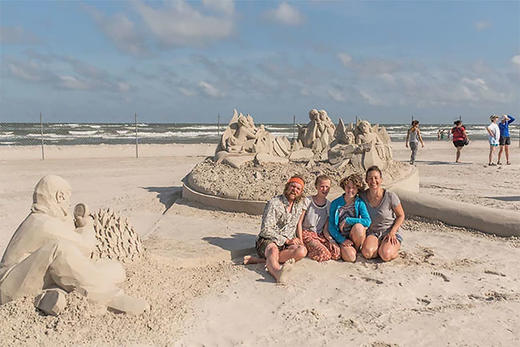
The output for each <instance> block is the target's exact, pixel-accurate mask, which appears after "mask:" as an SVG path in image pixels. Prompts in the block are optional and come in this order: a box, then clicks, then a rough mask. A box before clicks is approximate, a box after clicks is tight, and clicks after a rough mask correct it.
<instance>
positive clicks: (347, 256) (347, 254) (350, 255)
mask: <svg viewBox="0 0 520 347" xmlns="http://www.w3.org/2000/svg"><path fill="white" fill-rule="evenodd" d="M351 248H352V247H351ZM341 258H342V259H343V260H344V261H346V262H349V263H354V262H355V261H356V251H355V250H354V249H353V248H352V250H345V251H344V252H341Z"/></svg>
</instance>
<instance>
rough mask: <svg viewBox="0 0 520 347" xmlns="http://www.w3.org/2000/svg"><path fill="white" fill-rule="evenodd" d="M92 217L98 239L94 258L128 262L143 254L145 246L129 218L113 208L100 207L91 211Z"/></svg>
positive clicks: (93, 254)
mask: <svg viewBox="0 0 520 347" xmlns="http://www.w3.org/2000/svg"><path fill="white" fill-rule="evenodd" d="M75 212H76V211H75ZM75 214H76V213H75ZM90 217H91V218H92V219H93V225H94V231H95V234H96V239H97V243H96V247H95V248H94V250H93V251H92V253H91V255H90V257H91V258H92V259H99V258H108V259H114V260H118V261H121V262H123V263H126V262H130V261H133V260H136V259H138V258H139V257H141V256H142V254H143V252H144V248H143V245H142V242H141V239H140V238H139V235H138V234H137V233H136V232H135V230H134V227H133V226H132V225H131V224H130V223H129V221H128V219H127V218H124V217H121V216H119V215H118V214H117V213H116V212H115V211H112V210H111V209H100V210H98V211H97V212H94V213H91V214H90ZM76 220H77V218H76Z"/></svg>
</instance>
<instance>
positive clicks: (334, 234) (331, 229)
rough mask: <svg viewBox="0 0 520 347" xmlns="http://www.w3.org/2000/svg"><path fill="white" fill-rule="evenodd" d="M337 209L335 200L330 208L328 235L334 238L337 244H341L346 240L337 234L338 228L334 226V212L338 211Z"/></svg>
mask: <svg viewBox="0 0 520 347" xmlns="http://www.w3.org/2000/svg"><path fill="white" fill-rule="evenodd" d="M338 207H339V206H338V203H336V200H334V201H333V202H332V205H331V206H330V214H329V234H330V236H332V238H334V240H336V242H337V243H339V244H341V243H343V242H344V241H345V240H346V238H345V236H343V235H341V234H340V233H339V230H338V226H337V225H336V211H337V210H338Z"/></svg>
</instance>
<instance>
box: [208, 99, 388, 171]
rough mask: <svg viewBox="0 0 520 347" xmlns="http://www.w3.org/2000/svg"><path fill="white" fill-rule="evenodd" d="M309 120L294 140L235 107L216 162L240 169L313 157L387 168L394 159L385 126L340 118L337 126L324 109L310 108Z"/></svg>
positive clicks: (333, 161) (335, 162) (220, 143)
mask: <svg viewBox="0 0 520 347" xmlns="http://www.w3.org/2000/svg"><path fill="white" fill-rule="evenodd" d="M309 119H310V121H309V123H308V124H307V125H306V126H300V125H299V126H298V138H297V139H296V141H294V142H293V143H291V142H290V141H289V139H287V137H285V136H273V135H272V134H271V133H269V132H268V131H267V130H266V129H265V127H264V126H263V125H260V126H259V127H257V126H255V123H254V120H253V117H252V116H251V115H249V114H248V115H247V116H244V115H243V114H242V113H238V111H237V110H234V112H233V117H232V118H231V121H230V122H229V124H228V127H227V128H226V130H225V131H224V133H223V135H222V137H221V139H220V142H219V144H218V146H217V149H216V151H215V162H217V163H222V162H223V163H226V164H228V165H231V166H233V167H236V168H239V167H241V166H242V165H245V164H246V163H248V162H256V163H259V164H264V163H269V162H271V163H288V162H289V161H307V162H308V161H311V160H312V161H324V162H329V163H331V164H338V163H339V162H342V163H343V165H346V164H348V163H350V164H351V165H352V166H354V167H355V168H357V169H367V168H368V167H369V166H372V165H378V166H379V167H381V168H386V167H387V166H388V164H389V163H390V162H391V161H392V151H391V147H390V137H389V136H388V133H387V132H386V129H385V128H384V127H379V125H375V126H371V125H370V123H369V122H368V121H365V120H361V121H358V123H357V124H352V123H350V124H349V125H348V126H345V124H344V123H343V121H342V120H341V119H340V120H339V123H338V126H337V127H336V126H334V124H333V123H332V120H331V119H330V118H329V116H328V114H327V112H326V111H325V110H320V111H318V110H316V109H312V110H310V111H309ZM345 161H346V162H347V163H345Z"/></svg>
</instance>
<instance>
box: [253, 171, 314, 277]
mask: <svg viewBox="0 0 520 347" xmlns="http://www.w3.org/2000/svg"><path fill="white" fill-rule="evenodd" d="M304 186H305V183H304V181H303V179H302V178H301V177H300V176H293V177H291V178H290V179H289V181H287V183H286V184H285V189H284V192H283V194H281V195H278V196H275V197H274V198H272V199H271V200H269V202H268V203H267V205H266V206H265V209H264V214H263V216H262V226H261V227H260V234H259V235H258V237H257V239H256V251H257V253H258V255H259V256H260V258H256V257H252V256H246V257H244V264H253V263H259V262H265V263H266V268H267V271H268V272H269V273H270V274H271V275H272V276H273V277H274V278H275V280H276V282H284V281H285V274H286V273H287V272H288V271H289V270H290V269H291V266H292V264H294V262H295V261H297V260H300V259H302V258H304V257H305V256H306V255H307V249H306V248H305V246H304V245H303V242H302V236H301V230H298V231H297V226H298V220H299V219H300V217H301V216H302V214H303V212H305V208H306V206H305V202H304V199H302V197H303V188H304ZM282 264H283V265H282Z"/></svg>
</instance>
